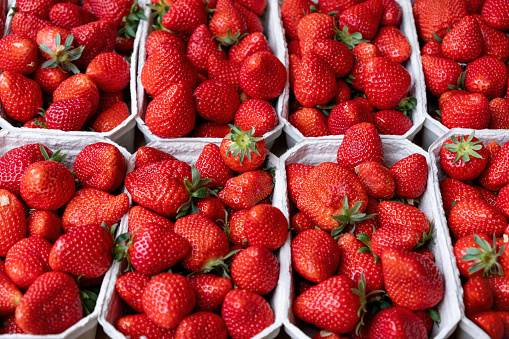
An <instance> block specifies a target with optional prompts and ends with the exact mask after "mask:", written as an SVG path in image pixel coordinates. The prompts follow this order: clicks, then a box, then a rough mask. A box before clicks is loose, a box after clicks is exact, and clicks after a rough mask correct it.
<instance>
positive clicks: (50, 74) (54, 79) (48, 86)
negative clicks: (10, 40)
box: [33, 64, 72, 96]
mask: <svg viewBox="0 0 509 339" xmlns="http://www.w3.org/2000/svg"><path fill="white" fill-rule="evenodd" d="M42 65H43V64H40V65H39V67H37V70H36V71H35V73H34V75H33V79H34V80H35V82H37V83H38V84H39V86H40V87H41V90H42V91H43V93H44V94H48V95H51V96H53V92H54V91H55V89H57V87H58V86H59V85H60V84H61V83H62V82H63V81H64V80H66V79H67V78H69V77H70V76H71V75H72V74H71V72H65V71H62V70H61V69H60V68H58V67H55V68H43V67H42Z"/></svg>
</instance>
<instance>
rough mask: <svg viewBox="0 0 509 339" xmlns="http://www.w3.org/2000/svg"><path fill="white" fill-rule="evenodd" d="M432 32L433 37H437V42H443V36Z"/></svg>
mask: <svg viewBox="0 0 509 339" xmlns="http://www.w3.org/2000/svg"><path fill="white" fill-rule="evenodd" d="M431 34H433V39H435V41H436V42H438V43H442V40H443V39H442V38H441V37H439V36H438V35H436V33H435V32H431Z"/></svg>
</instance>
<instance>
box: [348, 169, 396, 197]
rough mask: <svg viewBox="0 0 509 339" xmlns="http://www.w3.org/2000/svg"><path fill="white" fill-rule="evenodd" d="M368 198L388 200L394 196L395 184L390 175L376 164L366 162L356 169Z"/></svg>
mask: <svg viewBox="0 0 509 339" xmlns="http://www.w3.org/2000/svg"><path fill="white" fill-rule="evenodd" d="M356 172H357V176H358V178H359V180H360V181H361V183H362V185H363V186H364V188H366V191H367V193H368V196H369V197H370V198H375V199H390V198H392V196H393V195H394V191H395V189H396V184H395V182H394V177H393V175H392V173H391V172H390V171H389V169H387V168H386V167H384V166H383V165H381V164H380V163H378V162H374V161H366V162H363V163H361V164H360V165H359V167H358V168H357V169H356Z"/></svg>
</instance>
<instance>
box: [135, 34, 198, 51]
mask: <svg viewBox="0 0 509 339" xmlns="http://www.w3.org/2000/svg"><path fill="white" fill-rule="evenodd" d="M197 29H198V28H197ZM189 43H191V40H189ZM158 49H176V50H177V51H178V52H180V53H181V54H186V45H185V44H184V42H183V41H182V39H180V38H179V37H178V36H177V35H176V34H173V33H170V32H167V31H164V30H156V31H153V32H152V33H150V34H149V35H148V36H147V42H146V44H145V52H146V53H147V56H149V55H151V54H153V53H154V52H156V51H157V50H158ZM188 57H189V56H188ZM189 58H190V57H189Z"/></svg>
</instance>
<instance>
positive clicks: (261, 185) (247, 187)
mask: <svg viewBox="0 0 509 339" xmlns="http://www.w3.org/2000/svg"><path fill="white" fill-rule="evenodd" d="M272 181H273V178H272V176H271V175H270V174H269V173H267V172H265V171H262V170H257V171H249V172H245V173H243V174H241V175H239V176H236V177H233V178H230V179H228V181H227V182H226V184H225V185H224V188H223V189H222V190H221V191H220V192H219V194H218V195H217V197H218V198H219V200H221V202H222V203H223V204H224V205H226V206H228V207H231V208H233V209H235V210H240V209H250V208H252V207H253V206H255V205H256V204H257V203H258V202H260V201H261V200H262V199H264V198H266V197H267V196H268V195H269V194H270V193H271V192H272V190H273V187H272V186H271V185H272Z"/></svg>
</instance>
